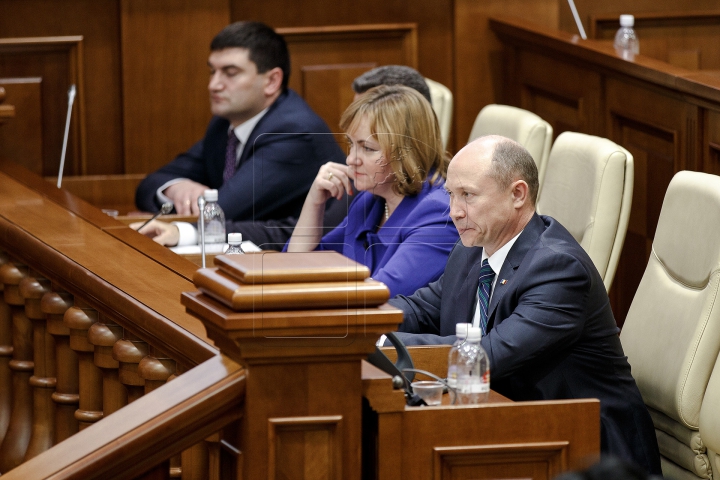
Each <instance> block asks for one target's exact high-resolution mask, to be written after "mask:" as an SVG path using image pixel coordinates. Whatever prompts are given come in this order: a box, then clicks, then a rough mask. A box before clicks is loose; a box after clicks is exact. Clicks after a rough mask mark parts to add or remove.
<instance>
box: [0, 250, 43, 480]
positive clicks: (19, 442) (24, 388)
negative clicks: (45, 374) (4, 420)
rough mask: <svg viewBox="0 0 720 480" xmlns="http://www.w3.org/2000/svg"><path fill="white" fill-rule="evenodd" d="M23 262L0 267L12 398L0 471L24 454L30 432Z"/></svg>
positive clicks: (30, 367)
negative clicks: (9, 326) (8, 315)
mask: <svg viewBox="0 0 720 480" xmlns="http://www.w3.org/2000/svg"><path fill="white" fill-rule="evenodd" d="M27 270H28V269H27V266H26V265H23V264H21V263H15V262H8V263H6V264H5V265H3V266H2V268H0V278H1V279H2V280H1V281H2V283H3V284H4V292H3V293H4V297H5V302H6V303H7V304H8V305H10V310H11V314H12V337H13V341H12V344H13V355H12V360H10V363H9V366H10V370H11V372H12V377H13V387H12V392H13V398H12V410H11V414H10V423H9V425H8V430H7V433H6V435H5V438H4V440H3V443H2V445H1V446H0V472H6V471H8V470H10V469H12V468H14V467H16V466H17V465H19V464H20V463H22V461H23V459H24V458H25V453H26V452H27V447H28V444H29V443H30V436H31V434H32V415H33V410H32V405H33V402H32V397H33V395H32V388H31V386H30V377H31V376H32V374H33V369H34V366H35V365H34V363H33V332H32V331H33V328H32V323H31V322H30V319H29V318H28V317H27V316H26V315H25V300H24V299H23V298H22V296H21V295H20V282H21V281H22V279H23V278H25V277H27Z"/></svg>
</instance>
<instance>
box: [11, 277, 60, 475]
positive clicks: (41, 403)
mask: <svg viewBox="0 0 720 480" xmlns="http://www.w3.org/2000/svg"><path fill="white" fill-rule="evenodd" d="M49 291H50V281H49V280H47V279H45V278H42V277H39V276H38V275H36V273H35V272H29V276H28V277H26V278H24V279H22V281H21V282H20V295H22V297H23V298H24V299H25V314H26V315H27V317H28V318H29V319H30V321H31V322H32V325H33V352H34V364H35V369H34V374H33V376H32V377H30V385H31V386H32V387H33V428H32V436H31V437H30V444H29V445H28V449H27V452H25V461H27V460H29V459H31V458H33V457H34V456H36V455H39V454H41V453H42V452H44V451H45V450H47V449H49V448H50V447H52V446H53V440H54V438H55V403H54V402H53V400H52V394H53V392H54V391H55V386H56V384H57V379H56V377H55V340H53V338H52V336H51V335H50V334H49V333H48V332H47V319H46V317H45V313H43V311H42V309H41V308H40V302H41V300H42V297H43V295H45V294H46V293H48V292H49Z"/></svg>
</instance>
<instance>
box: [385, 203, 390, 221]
mask: <svg viewBox="0 0 720 480" xmlns="http://www.w3.org/2000/svg"><path fill="white" fill-rule="evenodd" d="M389 219H390V208H388V204H387V202H385V220H386V221H387V220H389Z"/></svg>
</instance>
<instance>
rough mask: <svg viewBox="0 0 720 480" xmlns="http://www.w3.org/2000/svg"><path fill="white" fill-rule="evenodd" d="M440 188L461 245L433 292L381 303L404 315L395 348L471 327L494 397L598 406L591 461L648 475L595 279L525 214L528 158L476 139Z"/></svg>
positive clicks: (633, 398)
mask: <svg viewBox="0 0 720 480" xmlns="http://www.w3.org/2000/svg"><path fill="white" fill-rule="evenodd" d="M445 188H446V190H447V191H448V193H449V196H450V216H451V217H452V220H453V222H454V223H455V226H456V227H457V229H458V233H459V234H460V242H461V243H458V244H457V245H456V246H455V247H454V249H453V251H452V252H451V254H450V258H449V259H448V263H447V265H446V267H445V273H444V274H443V276H442V277H441V278H440V279H439V280H438V281H437V282H434V283H431V284H430V285H428V286H427V287H425V288H421V289H420V290H418V291H416V292H415V293H414V294H413V295H412V296H410V297H404V296H398V297H395V298H394V299H392V300H391V301H390V303H391V304H392V305H393V306H395V307H398V308H400V309H402V310H403V312H404V322H403V323H402V325H401V327H400V331H401V332H408V333H404V334H402V333H401V334H399V336H400V337H401V339H402V340H403V341H404V342H405V343H407V344H428V343H451V342H453V341H454V340H455V338H454V336H453V335H454V333H455V324H456V323H458V322H468V323H474V324H475V325H476V326H480V328H481V330H482V332H483V337H482V340H481V344H482V346H483V348H484V349H485V351H486V352H487V354H488V355H489V357H490V372H491V378H492V382H491V386H492V388H493V389H494V390H496V391H497V392H499V393H501V394H503V395H505V396H507V397H508V398H510V399H512V400H516V401H519V400H550V399H573V398H598V399H600V411H601V432H602V435H601V449H602V451H603V452H605V453H611V454H613V455H615V456H618V457H620V458H624V459H627V460H630V461H633V462H636V463H637V464H639V465H640V466H642V467H644V468H645V469H647V470H648V472H650V473H660V457H659V452H658V446H657V441H656V439H655V432H654V428H653V424H652V421H651V419H650V416H649V414H648V412H647V409H646V407H645V405H644V403H643V400H642V397H641V396H640V392H639V390H638V389H637V386H636V384H635V380H634V379H633V378H632V375H631V373H630V365H629V364H628V362H627V358H626V357H625V355H624V353H623V350H622V346H621V344H620V339H619V337H618V335H617V334H618V331H619V330H618V328H617V325H616V323H615V319H614V317H613V314H612V310H611V309H610V302H609V299H608V296H607V292H606V291H605V287H604V284H603V281H602V278H601V277H600V275H599V274H598V272H597V270H596V268H595V267H594V265H593V263H592V260H591V259H590V257H589V256H588V255H587V253H586V252H585V251H584V250H583V249H582V247H581V246H580V245H579V244H578V243H577V242H576V241H575V239H574V238H573V237H572V236H571V235H570V233H569V232H568V231H567V230H566V229H565V228H564V227H563V226H562V225H560V224H559V223H558V222H557V221H556V220H554V219H553V218H550V217H545V216H540V215H538V214H537V213H536V212H535V201H536V198H537V191H538V176H537V169H536V167H535V163H534V161H533V159H532V157H531V156H530V154H529V153H528V152H527V151H526V150H525V149H524V148H523V147H522V146H520V145H519V144H517V143H516V142H513V141H512V140H509V139H506V138H503V137H498V136H487V137H481V138H480V139H478V140H476V141H475V142H473V143H471V144H469V145H467V146H466V147H465V148H463V149H462V150H461V151H460V152H459V153H458V154H457V155H456V156H455V158H453V160H452V162H451V163H450V166H449V168H448V175H447V182H446V183H445ZM410 333H411V334H410Z"/></svg>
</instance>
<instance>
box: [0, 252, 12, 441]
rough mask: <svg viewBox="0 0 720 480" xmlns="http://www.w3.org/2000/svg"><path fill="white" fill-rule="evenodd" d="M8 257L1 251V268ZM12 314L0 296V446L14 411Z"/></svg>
mask: <svg viewBox="0 0 720 480" xmlns="http://www.w3.org/2000/svg"><path fill="white" fill-rule="evenodd" d="M8 261H9V260H8V256H7V255H6V254H5V253H4V252H2V251H0V268H2V267H3V265H5V264H7V263H8ZM4 291H5V284H4V283H3V282H1V281H0V292H4ZM12 354H13V347H12V312H11V311H10V305H8V304H7V302H5V298H4V294H3V295H1V296H0V445H2V442H3V439H4V438H5V433H6V432H7V429H8V424H9V423H10V412H11V410H12V391H13V390H12V373H11V371H10V359H11V358H12Z"/></svg>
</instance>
